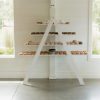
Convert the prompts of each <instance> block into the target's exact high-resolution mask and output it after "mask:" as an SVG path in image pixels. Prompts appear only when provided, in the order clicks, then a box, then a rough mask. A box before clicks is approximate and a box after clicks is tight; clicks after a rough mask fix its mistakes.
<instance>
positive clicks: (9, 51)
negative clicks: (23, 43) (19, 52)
mask: <svg viewBox="0 0 100 100" xmlns="http://www.w3.org/2000/svg"><path fill="white" fill-rule="evenodd" d="M6 53H7V54H8V55H11V54H13V53H14V49H13V48H8V49H7V50H6Z"/></svg>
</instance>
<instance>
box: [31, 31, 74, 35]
mask: <svg viewBox="0 0 100 100" xmlns="http://www.w3.org/2000/svg"><path fill="white" fill-rule="evenodd" d="M44 33H45V32H32V33H31V35H44ZM49 34H51V35H58V32H49ZM62 34H64V35H75V34H76V32H62Z"/></svg>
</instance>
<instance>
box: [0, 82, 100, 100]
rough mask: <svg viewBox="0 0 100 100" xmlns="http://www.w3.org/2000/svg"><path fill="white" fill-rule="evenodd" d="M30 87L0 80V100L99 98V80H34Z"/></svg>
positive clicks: (83, 99)
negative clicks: (82, 81)
mask: <svg viewBox="0 0 100 100" xmlns="http://www.w3.org/2000/svg"><path fill="white" fill-rule="evenodd" d="M31 83H32V85H33V86H32V87H30V86H25V85H23V84H22V82H20V81H9V82H7V81H0V100H100V80H85V83H86V85H85V86H80V85H79V83H78V81H77V80H34V81H31Z"/></svg>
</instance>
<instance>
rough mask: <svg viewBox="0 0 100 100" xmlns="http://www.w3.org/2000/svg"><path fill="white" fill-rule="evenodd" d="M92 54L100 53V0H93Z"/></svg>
mask: <svg viewBox="0 0 100 100" xmlns="http://www.w3.org/2000/svg"><path fill="white" fill-rule="evenodd" d="M91 24H92V29H91V31H92V32H91V33H92V55H100V0H92V23H91Z"/></svg>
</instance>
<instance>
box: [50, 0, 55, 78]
mask: <svg viewBox="0 0 100 100" xmlns="http://www.w3.org/2000/svg"><path fill="white" fill-rule="evenodd" d="M50 1H51V2H50V17H51V18H53V19H54V20H55V9H56V8H55V3H56V2H55V0H50ZM54 27H55V26H54ZM55 31H56V27H55ZM50 40H51V41H52V38H50ZM54 40H55V36H54V37H53V41H54ZM54 48H55V46H54ZM49 59H50V62H49V79H56V74H55V71H56V57H55V56H50V58H49Z"/></svg>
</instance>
